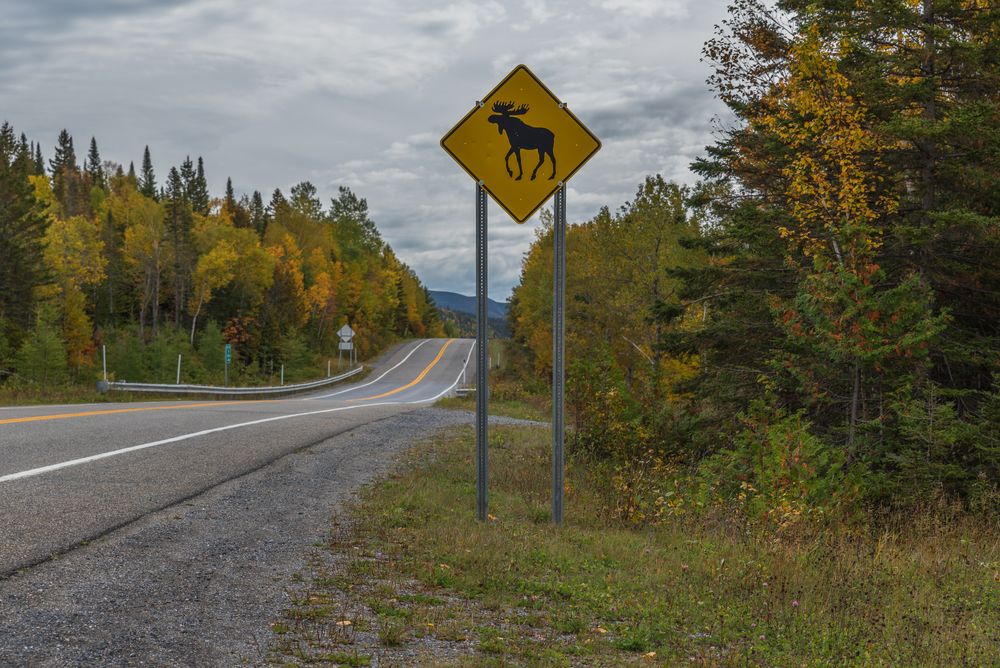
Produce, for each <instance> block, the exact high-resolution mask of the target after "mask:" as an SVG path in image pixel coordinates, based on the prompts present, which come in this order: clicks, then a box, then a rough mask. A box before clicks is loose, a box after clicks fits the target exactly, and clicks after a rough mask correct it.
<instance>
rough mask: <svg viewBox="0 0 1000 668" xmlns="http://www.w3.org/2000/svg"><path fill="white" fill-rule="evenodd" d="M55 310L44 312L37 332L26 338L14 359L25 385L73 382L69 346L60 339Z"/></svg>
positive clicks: (39, 317)
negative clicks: (68, 366) (68, 365)
mask: <svg viewBox="0 0 1000 668" xmlns="http://www.w3.org/2000/svg"><path fill="white" fill-rule="evenodd" d="M55 321H56V314H55V312H54V310H53V309H51V308H45V309H42V310H41V311H40V312H39V314H38V321H37V324H36V325H35V329H34V330H33V331H32V332H31V333H30V334H29V335H28V336H27V337H25V339H24V341H23V342H22V343H21V348H20V350H18V351H17V356H16V358H15V359H14V366H15V368H16V369H17V375H18V378H19V380H20V381H21V382H23V383H29V384H36V385H41V386H46V385H62V384H63V383H65V382H66V381H67V380H68V379H69V375H68V368H67V363H66V346H65V344H64V343H63V342H62V340H61V339H60V338H59V334H58V330H57V327H56V323H55Z"/></svg>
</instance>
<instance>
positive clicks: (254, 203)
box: [250, 190, 267, 239]
mask: <svg viewBox="0 0 1000 668" xmlns="http://www.w3.org/2000/svg"><path fill="white" fill-rule="evenodd" d="M250 224H251V225H252V226H253V229H254V230H256V232H257V236H259V237H260V238H261V239H263V238H264V231H265V229H266V228H267V212H266V211H265V210H264V198H263V197H262V196H261V194H260V191H259V190H254V191H253V196H252V197H251V198H250Z"/></svg>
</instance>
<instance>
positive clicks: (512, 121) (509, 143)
mask: <svg viewBox="0 0 1000 668" xmlns="http://www.w3.org/2000/svg"><path fill="white" fill-rule="evenodd" d="M441 147H442V148H444V150H445V151H447V152H448V154H449V155H450V156H451V157H452V158H454V159H455V161H456V162H458V164H459V165H461V166H462V168H463V169H465V171H466V172H468V173H469V176H471V177H472V178H473V179H475V180H476V181H477V182H480V181H481V182H482V186H483V188H484V189H485V190H486V191H487V192H488V193H489V194H490V195H491V196H492V197H493V199H494V200H495V201H496V203H497V204H499V205H500V206H501V207H503V209H504V211H506V212H507V213H509V214H510V216H511V217H512V218H513V219H514V220H516V221H517V222H519V223H523V222H524V221H526V220H528V218H530V217H531V215H532V214H533V213H535V211H537V210H538V208H539V207H540V206H542V205H543V204H544V203H545V202H546V200H548V199H549V197H551V196H552V195H553V194H554V193H555V192H556V190H557V189H558V188H559V185H560V184H561V183H564V182H566V181H568V180H569V179H570V177H571V176H573V175H574V174H575V173H576V172H577V170H579V169H580V167H582V166H583V164H584V163H585V162H587V160H589V159H590V158H591V156H593V155H594V154H595V153H597V151H598V150H599V149H600V148H601V142H600V140H599V139H598V138H597V137H596V136H595V135H594V133H592V132H591V131H590V130H588V129H587V127H586V126H585V125H584V124H583V123H582V122H581V121H580V119H578V118H577V117H576V116H574V115H573V113H572V112H571V111H570V110H569V109H567V108H566V105H565V104H563V103H562V102H560V101H559V98H557V97H556V96H555V94H554V93H553V92H552V91H550V90H549V89H548V88H546V87H545V84H543V83H542V82H541V80H539V79H538V77H536V76H535V75H534V74H532V72H531V70H529V69H528V68H527V67H525V66H524V65H518V66H517V67H515V68H514V70H513V71H512V72H511V73H510V74H508V75H507V77H506V78H505V79H504V80H503V81H501V82H500V83H499V84H498V85H497V87H496V88H494V89H493V90H491V91H490V92H489V93H488V94H487V95H486V97H484V98H483V99H482V101H481V102H479V103H478V104H477V105H476V106H475V107H473V108H472V111H470V112H469V113H468V114H466V115H465V118H463V119H462V120H461V121H459V122H458V124H457V125H456V126H455V127H453V128H452V129H451V130H450V131H449V132H448V134H446V135H445V136H444V138H443V139H441Z"/></svg>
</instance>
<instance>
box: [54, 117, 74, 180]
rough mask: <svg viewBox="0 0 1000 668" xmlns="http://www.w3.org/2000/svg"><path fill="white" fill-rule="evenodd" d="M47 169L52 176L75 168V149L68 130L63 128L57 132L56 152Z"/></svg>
mask: <svg viewBox="0 0 1000 668" xmlns="http://www.w3.org/2000/svg"><path fill="white" fill-rule="evenodd" d="M49 169H50V171H51V172H52V175H53V177H55V175H56V174H58V173H60V172H63V171H64V170H67V169H77V165H76V151H75V150H74V149H73V137H72V136H71V135H70V134H69V130H66V129H65V128H63V129H62V130H61V131H60V132H59V138H58V139H57V140H56V152H55V155H54V156H53V157H52V159H51V160H50V161H49Z"/></svg>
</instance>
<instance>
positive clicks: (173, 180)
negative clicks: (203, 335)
mask: <svg viewBox="0 0 1000 668" xmlns="http://www.w3.org/2000/svg"><path fill="white" fill-rule="evenodd" d="M185 190H186V189H185V187H184V180H183V178H182V177H181V174H180V172H179V171H178V170H177V168H176V167H171V168H170V172H169V173H168V175H167V187H166V189H165V191H164V197H163V199H164V202H166V205H167V220H166V222H167V234H168V235H169V238H170V250H171V253H170V255H171V256H172V257H173V260H174V267H173V269H174V271H173V281H174V324H175V325H178V326H179V325H180V324H181V313H182V312H183V310H184V307H185V304H186V300H187V292H188V286H189V285H190V282H191V279H190V276H191V264H192V262H191V222H192V220H191V208H190V205H189V204H188V201H187V197H186V194H185Z"/></svg>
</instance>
